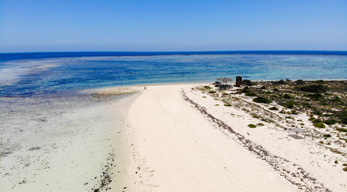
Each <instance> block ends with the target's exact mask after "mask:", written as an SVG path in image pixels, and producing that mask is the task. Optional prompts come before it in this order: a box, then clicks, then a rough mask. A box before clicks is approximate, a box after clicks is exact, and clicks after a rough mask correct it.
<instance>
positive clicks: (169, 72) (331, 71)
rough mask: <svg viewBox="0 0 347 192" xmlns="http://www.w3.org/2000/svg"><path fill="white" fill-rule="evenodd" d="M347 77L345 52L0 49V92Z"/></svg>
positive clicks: (25, 93)
mask: <svg viewBox="0 0 347 192" xmlns="http://www.w3.org/2000/svg"><path fill="white" fill-rule="evenodd" d="M1 57H2V58H1ZM237 75H241V76H243V77H244V78H247V79H251V80H279V79H286V78H289V79H326V80H329V79H347V55H343V54H342V55H296V54H295V55H293V54H275V55H274V54H221V55H215V54H207V55H157V56H146V55H145V56H94V55H93V56H87V57H86V56H73V57H68V55H65V57H64V55H63V56H61V55H60V56H59V57H58V56H57V57H56V58H55V57H54V55H53V56H50V57H48V58H40V57H38V58H35V57H32V56H31V57H30V54H29V56H27V58H25V57H24V58H23V56H22V57H21V58H10V59H9V58H8V57H6V58H5V57H4V56H1V55H0V96H3V97H4V96H5V97H10V96H33V95H42V94H56V93H71V92H74V91H77V90H81V89H88V88H97V87H107V86H125V85H141V84H156V83H176V82H210V81H214V80H215V79H216V78H219V77H231V78H235V76H237Z"/></svg>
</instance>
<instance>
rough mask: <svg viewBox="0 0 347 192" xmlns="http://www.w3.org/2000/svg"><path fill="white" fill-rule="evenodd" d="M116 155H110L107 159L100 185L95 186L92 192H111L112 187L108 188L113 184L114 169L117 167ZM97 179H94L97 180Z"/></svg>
mask: <svg viewBox="0 0 347 192" xmlns="http://www.w3.org/2000/svg"><path fill="white" fill-rule="evenodd" d="M114 160H115V155H114V153H109V156H108V158H107V164H106V165H105V166H103V170H102V174H101V175H100V183H99V184H97V186H95V187H94V188H93V189H92V191H94V192H99V191H101V190H106V191H107V190H110V189H111V187H108V185H109V184H110V183H111V182H112V177H113V172H112V168H113V167H114V166H116V165H114ZM96 178H97V177H95V178H94V179H96Z"/></svg>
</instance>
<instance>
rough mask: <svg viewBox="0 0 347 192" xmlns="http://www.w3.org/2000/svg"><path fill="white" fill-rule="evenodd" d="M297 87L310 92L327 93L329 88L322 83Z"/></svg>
mask: <svg viewBox="0 0 347 192" xmlns="http://www.w3.org/2000/svg"><path fill="white" fill-rule="evenodd" d="M297 89H298V90H300V91H305V92H310V93H325V92H327V90H328V88H327V87H325V86H323V85H322V84H313V85H306V86H302V87H298V88H297Z"/></svg>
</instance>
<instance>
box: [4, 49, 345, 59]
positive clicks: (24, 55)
mask: <svg viewBox="0 0 347 192" xmlns="http://www.w3.org/2000/svg"><path fill="white" fill-rule="evenodd" d="M191 55H201V56H203V55H336V56H345V55H347V51H314V50H307V51H297V50H288V51H274V50H262V51H162V52H156V51H153V52H152V51H151V52H146V51H143V52H142V51H129V52H128V51H124V52H123V51H96V52H93V51H82V52H17V53H16V52H13V53H0V60H17V59H18V60H19V59H39V58H42V59H44V58H64V57H106V56H110V57H112V56H114V57H123V56H191Z"/></svg>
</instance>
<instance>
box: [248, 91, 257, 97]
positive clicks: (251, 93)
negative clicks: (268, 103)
mask: <svg viewBox="0 0 347 192" xmlns="http://www.w3.org/2000/svg"><path fill="white" fill-rule="evenodd" d="M246 96H250V97H255V96H257V94H256V93H253V92H248V93H246Z"/></svg>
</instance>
